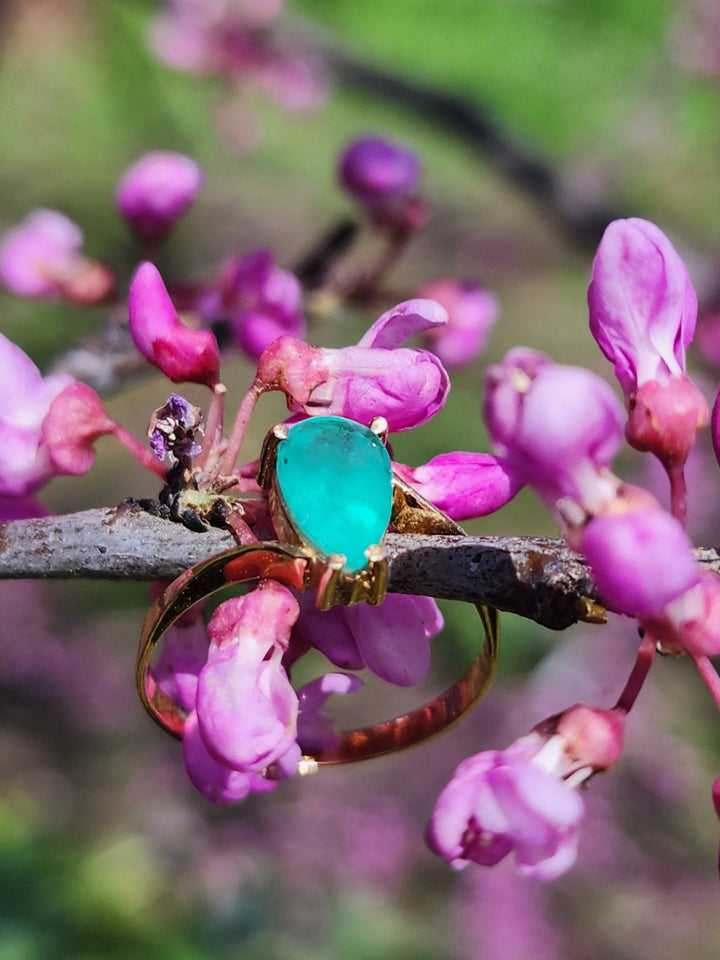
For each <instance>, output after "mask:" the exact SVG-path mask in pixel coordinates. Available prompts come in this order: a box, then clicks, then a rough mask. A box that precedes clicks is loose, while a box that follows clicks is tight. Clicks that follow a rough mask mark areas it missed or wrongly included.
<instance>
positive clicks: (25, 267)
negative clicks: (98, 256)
mask: <svg viewBox="0 0 720 960" xmlns="http://www.w3.org/2000/svg"><path fill="white" fill-rule="evenodd" d="M82 244H83V234H82V231H81V230H80V228H79V227H78V226H77V225H76V224H75V223H73V222H72V220H69V219H68V218H67V217H66V216H65V215H64V214H62V213H59V212H58V211H57V210H43V209H38V210H34V211H32V212H31V213H30V214H28V216H27V217H26V218H25V220H24V221H23V222H22V223H21V224H20V225H19V226H17V227H14V228H13V229H12V230H9V231H8V232H7V233H6V234H5V236H4V238H3V240H2V243H0V280H2V282H3V283H4V284H5V286H6V287H7V288H8V289H9V290H12V292H13V293H16V294H18V296H21V297H33V298H37V299H63V300H67V301H68V302H70V303H74V304H77V305H78V306H87V305H92V304H96V303H100V302H101V301H102V300H104V299H105V297H107V296H108V294H109V293H111V292H112V290H113V288H114V286H115V276H114V274H113V273H112V271H110V270H109V269H108V268H107V267H105V266H103V264H101V263H98V262H97V261H95V260H88V259H86V258H85V257H83V256H82V255H81V254H80V248H81V247H82Z"/></svg>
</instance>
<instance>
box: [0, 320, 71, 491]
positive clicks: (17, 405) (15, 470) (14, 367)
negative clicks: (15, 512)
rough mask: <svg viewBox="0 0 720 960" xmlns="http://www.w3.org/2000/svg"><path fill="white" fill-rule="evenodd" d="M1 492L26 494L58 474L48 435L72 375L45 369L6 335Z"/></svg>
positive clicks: (0, 345)
mask: <svg viewBox="0 0 720 960" xmlns="http://www.w3.org/2000/svg"><path fill="white" fill-rule="evenodd" d="M0 369H1V370H2V377H0V496H5V497H13V498H15V497H17V498H25V497H27V496H29V495H30V494H32V493H34V492H35V491H36V490H38V489H39V488H40V487H41V486H42V485H43V484H45V483H47V481H48V480H50V478H51V477H53V476H54V475H55V473H56V470H55V468H54V466H53V464H52V462H51V459H50V456H49V453H48V449H47V446H46V444H45V442H44V439H43V430H42V425H43V420H44V419H45V417H46V416H47V413H48V410H49V409H50V404H51V403H52V401H53V400H54V399H55V397H57V396H58V394H59V393H60V392H61V391H62V390H63V389H64V388H65V387H67V386H68V385H69V384H71V383H72V378H71V377H68V376H66V375H65V374H50V376H48V377H45V378H43V377H42V375H41V374H40V371H39V370H38V368H37V367H36V366H35V364H34V363H33V362H32V360H31V359H30V357H28V356H27V354H25V353H24V352H23V351H22V350H21V349H20V347H18V346H16V345H15V344H14V343H12V341H10V340H8V339H7V337H4V336H3V335H2V334H0Z"/></svg>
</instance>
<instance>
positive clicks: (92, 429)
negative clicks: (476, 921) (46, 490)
mask: <svg viewBox="0 0 720 960" xmlns="http://www.w3.org/2000/svg"><path fill="white" fill-rule="evenodd" d="M118 429H119V424H118V423H116V422H115V420H113V419H112V417H110V416H109V415H108V413H107V411H106V410H105V407H104V406H103V403H102V401H101V400H100V397H99V396H98V395H97V394H96V393H95V391H94V390H92V389H91V388H90V387H88V386H87V384H84V383H72V384H70V386H68V387H66V388H65V389H64V390H63V391H62V393H60V394H58V396H57V397H56V398H55V400H53V402H52V405H51V406H50V409H49V411H48V415H47V416H46V417H45V420H44V422H43V439H44V441H45V444H46V445H47V448H48V452H49V454H50V459H51V461H52V465H53V468H54V470H55V472H56V473H58V474H65V475H68V476H80V475H81V474H83V473H87V472H88V470H89V469H90V468H91V467H92V465H93V463H94V462H95V451H94V450H93V443H94V442H95V441H96V440H97V439H98V437H102V436H105V435H107V434H114V433H115V432H116V431H117V430H118Z"/></svg>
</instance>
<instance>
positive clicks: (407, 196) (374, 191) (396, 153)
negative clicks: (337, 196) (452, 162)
mask: <svg viewBox="0 0 720 960" xmlns="http://www.w3.org/2000/svg"><path fill="white" fill-rule="evenodd" d="M420 174H421V165H420V161H419V159H418V158H417V156H416V154H415V153H413V151H412V150H409V149H408V148H406V147H402V146H400V145H399V144H396V143H391V142H390V141H389V140H384V139H382V138H381V137H364V138H362V139H359V140H354V141H352V142H351V143H350V144H348V145H347V146H346V148H345V150H344V151H343V154H342V156H341V158H340V164H339V167H338V179H339V181H340V185H341V186H342V187H343V189H345V190H347V192H348V193H349V194H350V195H351V196H352V197H353V198H354V199H355V200H356V201H357V202H358V203H359V204H360V205H361V206H362V207H364V209H365V211H366V213H367V214H368V215H369V216H370V218H371V220H373V221H374V223H376V224H377V225H378V226H383V227H390V228H403V227H404V226H405V225H407V223H408V221H409V219H410V217H409V214H410V211H411V208H412V200H413V197H414V194H415V192H416V190H417V187H418V183H419V180H420Z"/></svg>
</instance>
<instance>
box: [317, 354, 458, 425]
mask: <svg viewBox="0 0 720 960" xmlns="http://www.w3.org/2000/svg"><path fill="white" fill-rule="evenodd" d="M325 354H326V356H327V359H328V367H329V371H330V374H331V376H332V377H333V379H334V390H333V393H332V399H331V401H330V403H329V405H327V406H325V408H324V409H323V410H322V411H318V412H322V413H327V414H336V415H338V416H343V417H348V418H349V419H351V420H357V421H358V423H366V424H367V423H370V422H371V421H372V419H373V418H374V417H380V416H382V417H385V419H386V420H387V421H388V425H389V428H390V432H391V433H395V432H397V431H400V430H409V429H411V428H412V427H417V426H419V425H420V424H422V423H425V422H426V421H427V420H429V419H430V418H431V417H434V416H435V414H436V413H438V412H439V411H440V410H442V408H443V406H444V405H445V400H446V399H447V395H448V392H449V390H450V379H449V377H448V375H447V372H446V370H445V368H444V367H443V365H442V364H441V363H440V361H439V360H438V358H437V357H436V356H434V355H433V354H432V353H429V352H428V351H427V350H412V349H409V348H399V349H396V350H385V349H381V348H374V347H373V348H366V347H344V348H343V349H341V350H327V351H325ZM308 412H311V411H308Z"/></svg>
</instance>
